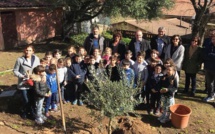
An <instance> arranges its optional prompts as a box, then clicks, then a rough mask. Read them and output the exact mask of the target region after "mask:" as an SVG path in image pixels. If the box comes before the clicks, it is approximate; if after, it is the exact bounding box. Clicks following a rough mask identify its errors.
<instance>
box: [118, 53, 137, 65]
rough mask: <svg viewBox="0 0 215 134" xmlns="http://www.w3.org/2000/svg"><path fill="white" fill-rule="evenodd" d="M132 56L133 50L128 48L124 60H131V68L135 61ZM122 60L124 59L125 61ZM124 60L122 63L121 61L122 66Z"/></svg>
mask: <svg viewBox="0 0 215 134" xmlns="http://www.w3.org/2000/svg"><path fill="white" fill-rule="evenodd" d="M131 57H132V52H131V50H127V51H126V52H125V59H123V60H128V61H129V62H130V68H132V66H133V65H134V63H135V62H134V61H133V60H132V59H131ZM123 60H122V61H123ZM122 61H121V63H120V65H121V66H122Z"/></svg>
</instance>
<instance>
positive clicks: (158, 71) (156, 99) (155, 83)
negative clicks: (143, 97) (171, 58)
mask: <svg viewBox="0 0 215 134" xmlns="http://www.w3.org/2000/svg"><path fill="white" fill-rule="evenodd" d="M162 77H163V74H162V66H161V65H160V64H158V65H156V66H155V71H154V73H153V75H152V76H150V77H149V81H148V83H149V84H148V85H149V89H150V91H151V102H150V108H151V110H150V114H153V113H154V114H155V115H159V114H160V106H161V102H160V99H161V95H160V89H161V78H162ZM155 105H156V107H155Z"/></svg>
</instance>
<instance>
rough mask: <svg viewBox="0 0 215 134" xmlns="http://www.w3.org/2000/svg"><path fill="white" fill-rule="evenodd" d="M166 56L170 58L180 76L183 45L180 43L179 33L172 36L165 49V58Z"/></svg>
mask: <svg viewBox="0 0 215 134" xmlns="http://www.w3.org/2000/svg"><path fill="white" fill-rule="evenodd" d="M167 58H172V60H173V61H174V63H175V66H176V69H177V72H178V75H179V76H180V70H181V67H182V62H183V59H184V46H183V45H182V41H181V37H180V36H179V35H173V36H172V38H171V44H170V45H168V46H167V48H166V51H165V59H167Z"/></svg>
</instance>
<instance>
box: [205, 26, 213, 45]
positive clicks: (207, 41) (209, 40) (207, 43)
mask: <svg viewBox="0 0 215 134" xmlns="http://www.w3.org/2000/svg"><path fill="white" fill-rule="evenodd" d="M214 35H215V29H210V30H209V35H208V38H205V40H204V42H203V47H205V46H207V45H209V44H210V43H211V38H212V37H213V36H214Z"/></svg>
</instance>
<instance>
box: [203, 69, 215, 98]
mask: <svg viewBox="0 0 215 134" xmlns="http://www.w3.org/2000/svg"><path fill="white" fill-rule="evenodd" d="M205 76H206V81H207V89H208V97H213V95H214V81H215V72H212V71H207V70H205Z"/></svg>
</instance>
